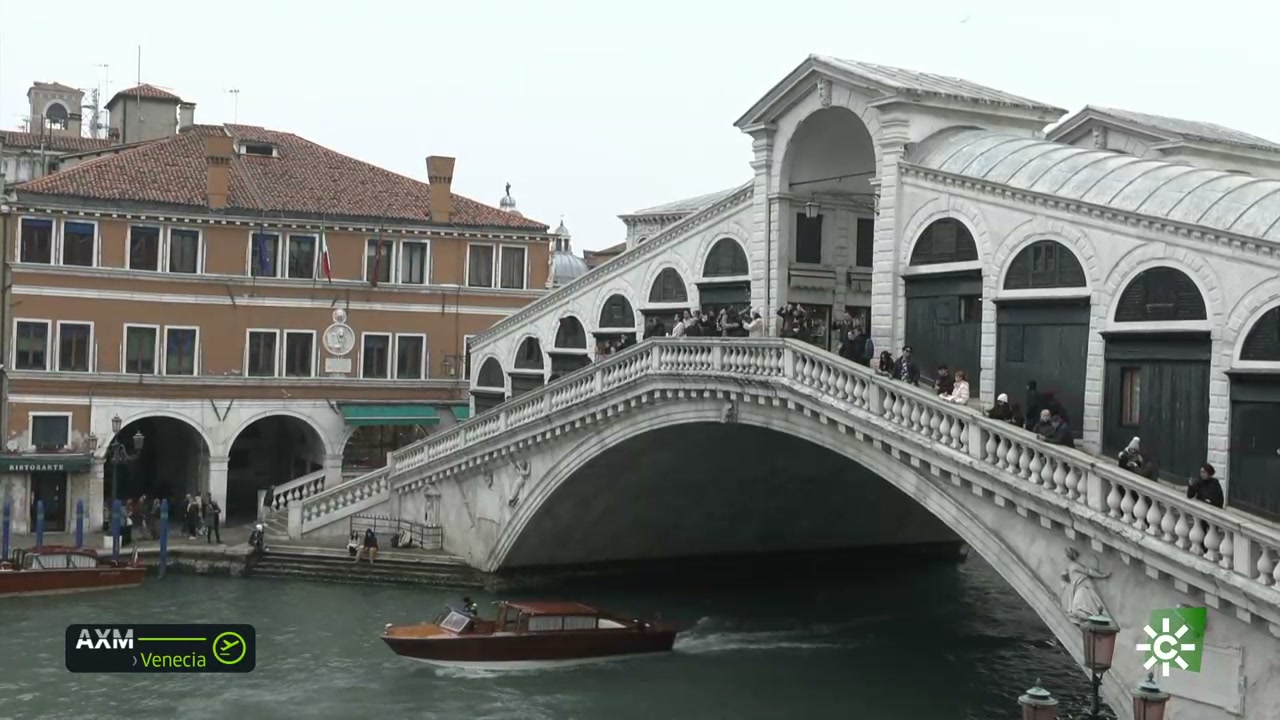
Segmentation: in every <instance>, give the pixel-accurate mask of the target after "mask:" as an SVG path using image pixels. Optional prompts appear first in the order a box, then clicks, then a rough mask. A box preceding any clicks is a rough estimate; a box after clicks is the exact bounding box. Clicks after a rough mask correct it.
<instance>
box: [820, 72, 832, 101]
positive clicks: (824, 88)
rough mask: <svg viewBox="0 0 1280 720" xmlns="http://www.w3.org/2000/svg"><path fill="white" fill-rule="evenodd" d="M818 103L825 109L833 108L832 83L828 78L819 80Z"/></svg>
mask: <svg viewBox="0 0 1280 720" xmlns="http://www.w3.org/2000/svg"><path fill="white" fill-rule="evenodd" d="M818 101H819V102H821V103H822V107H824V108H828V107H831V81H830V80H829V79H827V78H818Z"/></svg>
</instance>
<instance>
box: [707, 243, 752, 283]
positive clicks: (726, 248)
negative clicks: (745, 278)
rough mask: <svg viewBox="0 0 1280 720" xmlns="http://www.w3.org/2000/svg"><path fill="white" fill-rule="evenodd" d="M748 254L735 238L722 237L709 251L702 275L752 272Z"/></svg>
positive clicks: (737, 274)
mask: <svg viewBox="0 0 1280 720" xmlns="http://www.w3.org/2000/svg"><path fill="white" fill-rule="evenodd" d="M750 272H751V270H750V268H749V266H748V264H747V254H746V253H745V252H743V250H742V246H741V245H739V244H738V241H737V240H734V239H733V238H720V239H719V240H717V241H716V244H715V245H712V246H711V252H709V253H707V261H706V262H705V263H703V265H702V277H726V276H741V275H748V274H750Z"/></svg>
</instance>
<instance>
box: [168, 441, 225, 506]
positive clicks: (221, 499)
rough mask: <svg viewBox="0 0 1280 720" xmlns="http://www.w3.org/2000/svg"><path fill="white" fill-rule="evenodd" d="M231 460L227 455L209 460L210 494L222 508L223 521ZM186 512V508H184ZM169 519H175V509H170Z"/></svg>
mask: <svg viewBox="0 0 1280 720" xmlns="http://www.w3.org/2000/svg"><path fill="white" fill-rule="evenodd" d="M228 460H230V458H228V457H227V456H226V455H221V456H217V457H210V458H209V488H208V492H209V494H210V495H212V496H213V499H214V501H215V502H217V503H218V507H220V508H222V512H223V519H224V520H225V519H226V512H227V461H228ZM183 509H184V510H185V509H186V508H183ZM169 517H173V508H169Z"/></svg>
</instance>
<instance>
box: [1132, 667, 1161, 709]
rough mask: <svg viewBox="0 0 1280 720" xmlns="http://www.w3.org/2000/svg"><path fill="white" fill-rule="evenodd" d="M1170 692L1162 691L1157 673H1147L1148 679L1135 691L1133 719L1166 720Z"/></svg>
mask: <svg viewBox="0 0 1280 720" xmlns="http://www.w3.org/2000/svg"><path fill="white" fill-rule="evenodd" d="M1168 702H1169V693H1167V692H1161V691H1160V686H1159V685H1157V684H1156V675H1155V673H1147V679H1146V680H1145V681H1144V682H1142V683H1139V684H1138V687H1137V689H1135V690H1134V691H1133V720H1164V708H1165V705H1166V704H1168Z"/></svg>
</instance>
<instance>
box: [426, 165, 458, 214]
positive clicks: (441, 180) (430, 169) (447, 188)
mask: <svg viewBox="0 0 1280 720" xmlns="http://www.w3.org/2000/svg"><path fill="white" fill-rule="evenodd" d="M454 162H455V159H454V158H451V157H444V156H443V155H432V156H430V157H428V158H427V182H429V183H430V184H431V197H430V202H429V204H428V207H427V211H428V212H429V213H430V214H431V222H433V223H442V224H447V223H448V222H449V216H450V215H451V214H452V213H453V190H452V188H453V163H454Z"/></svg>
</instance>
